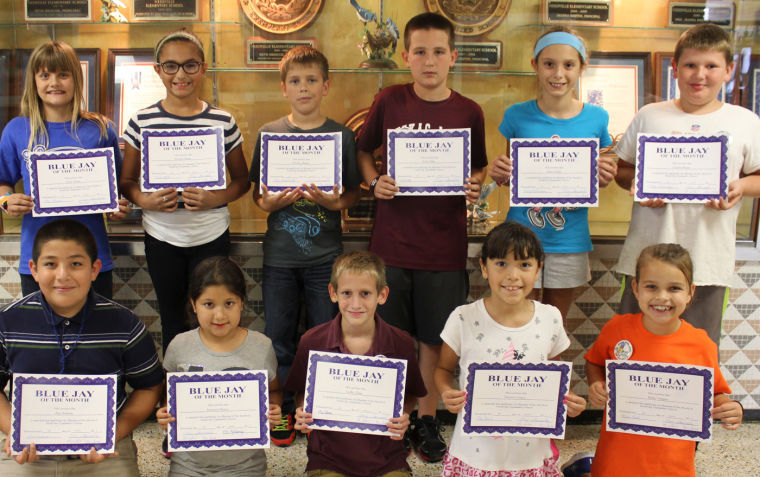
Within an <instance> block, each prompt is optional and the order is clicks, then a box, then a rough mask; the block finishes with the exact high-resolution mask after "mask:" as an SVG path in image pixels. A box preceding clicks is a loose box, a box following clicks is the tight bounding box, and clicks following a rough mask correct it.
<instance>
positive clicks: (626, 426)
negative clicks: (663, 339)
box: [606, 360, 713, 441]
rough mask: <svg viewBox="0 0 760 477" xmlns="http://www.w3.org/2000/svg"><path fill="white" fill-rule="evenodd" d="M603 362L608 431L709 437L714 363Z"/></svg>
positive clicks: (699, 438) (708, 438) (678, 437)
mask: <svg viewBox="0 0 760 477" xmlns="http://www.w3.org/2000/svg"><path fill="white" fill-rule="evenodd" d="M606 366H607V390H608V393H609V398H608V401H607V430H608V431H615V432H625V433H628V434H642V435H647V436H660V437H670V438H673V439H684V440H691V441H709V440H710V439H711V437H712V415H711V410H712V407H713V370H712V368H707V367H703V366H686V365H682V364H663V363H650V362H646V361H615V360H607V361H606Z"/></svg>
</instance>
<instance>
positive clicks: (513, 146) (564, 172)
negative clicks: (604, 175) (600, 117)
mask: <svg viewBox="0 0 760 477" xmlns="http://www.w3.org/2000/svg"><path fill="white" fill-rule="evenodd" d="M509 150H510V157H511V159H512V176H511V187H510V188H509V192H510V200H511V203H512V204H514V205H521V206H529V207H542V206H548V207H598V206H599V178H598V175H599V174H598V168H599V139H597V138H588V139H517V138H516V139H511V140H510V141H509Z"/></svg>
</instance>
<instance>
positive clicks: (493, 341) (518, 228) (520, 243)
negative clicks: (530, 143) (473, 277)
mask: <svg viewBox="0 0 760 477" xmlns="http://www.w3.org/2000/svg"><path fill="white" fill-rule="evenodd" d="M543 256H544V254H543V250H542V249H541V244H540V242H539V241H538V238H537V237H536V235H535V234H534V233H533V232H531V230H530V229H529V228H527V227H525V226H523V225H520V224H518V223H515V222H505V223H503V224H501V225H499V226H497V227H496V228H494V229H493V230H491V232H489V233H488V235H487V236H486V239H485V241H484V242H483V248H482V251H481V254H480V269H481V271H482V273H483V278H485V279H487V280H488V285H489V287H490V288H491V296H489V297H488V298H483V299H480V300H478V301H476V302H474V303H470V304H468V305H462V306H460V307H458V308H457V309H456V310H454V311H453V312H452V313H451V316H450V317H449V319H448V321H447V322H446V326H445V327H444V329H443V331H442V332H441V338H442V339H443V347H442V349H441V358H440V359H439V360H438V366H437V368H436V370H435V384H436V386H438V389H439V390H440V391H441V399H442V400H443V403H444V405H445V406H446V409H448V410H449V411H450V412H452V413H455V414H457V423H456V427H455V428H454V434H453V436H452V438H451V445H450V446H449V450H448V452H447V453H446V456H445V457H444V460H443V472H442V474H441V475H443V476H452V477H454V476H460V475H491V474H493V475H496V474H498V475H499V476H504V477H507V476H513V475H514V476H523V475H532V476H559V475H561V474H560V473H559V469H558V467H557V459H558V458H559V451H558V450H557V448H556V446H555V445H554V443H553V442H552V440H551V439H550V438H546V437H499V438H495V437H491V436H470V435H466V434H465V433H464V431H463V419H462V413H461V411H462V408H464V406H465V404H466V402H467V400H468V399H470V398H471V397H470V396H468V395H467V393H466V391H463V389H465V379H466V375H467V372H466V370H467V367H468V365H469V363H471V362H483V361H485V362H520V361H526V362H539V361H547V360H550V359H552V358H554V357H555V356H557V355H559V354H560V353H561V352H562V351H564V350H566V349H567V348H568V346H570V339H569V338H568V337H567V334H566V333H565V329H564V327H563V325H562V316H561V315H560V313H559V310H557V308H555V307H553V306H551V305H545V304H543V303H539V302H537V301H534V300H531V299H529V298H528V296H529V295H530V293H531V292H532V291H533V284H534V283H535V281H536V278H537V277H538V274H539V273H540V272H541V267H542V265H543ZM457 366H459V369H460V371H461V372H460V387H459V389H462V390H458V389H456V388H454V387H453V386H452V380H453V377H454V372H455V369H456V368H457ZM564 399H565V404H566V405H567V413H568V415H569V416H571V417H574V416H577V415H578V414H580V413H581V412H582V411H583V410H584V409H585V408H586V401H585V399H583V398H582V397H580V396H577V395H576V394H575V393H573V392H572V391H570V392H569V393H568V394H567V395H566V396H565V398H564Z"/></svg>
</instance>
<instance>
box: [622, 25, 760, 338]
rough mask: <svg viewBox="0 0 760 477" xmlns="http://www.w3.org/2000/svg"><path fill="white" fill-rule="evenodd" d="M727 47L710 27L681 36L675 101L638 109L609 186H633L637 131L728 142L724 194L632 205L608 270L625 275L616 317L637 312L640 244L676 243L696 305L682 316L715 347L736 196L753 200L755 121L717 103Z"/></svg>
mask: <svg viewBox="0 0 760 477" xmlns="http://www.w3.org/2000/svg"><path fill="white" fill-rule="evenodd" d="M731 44H732V41H731V38H730V37H729V35H728V33H727V32H726V30H724V29H723V28H720V27H718V26H717V25H711V24H705V25H697V26H694V27H691V28H689V29H688V30H687V31H685V32H684V33H683V34H682V35H681V38H679V40H678V43H676V47H675V52H674V54H673V62H672V66H673V75H674V76H675V78H676V80H677V82H678V89H679V91H680V97H679V98H676V99H673V100H670V101H663V102H660V103H654V104H649V105H647V106H644V107H643V108H641V110H640V111H639V112H638V114H636V117H634V118H633V121H632V122H631V125H630V126H629V127H628V130H626V132H625V136H623V139H622V140H621V141H620V143H619V144H618V146H617V148H616V150H615V152H616V153H617V154H618V156H620V159H622V160H621V161H620V162H619V164H620V168H619V170H618V174H617V177H616V181H617V183H618V184H619V185H620V186H621V187H623V188H625V189H628V188H630V187H632V182H633V177H634V171H635V168H634V163H635V161H636V157H637V155H636V150H637V148H638V139H637V137H638V135H639V134H641V133H650V134H657V135H664V136H672V135H676V136H687V137H696V136H713V135H726V136H728V137H729V140H728V151H727V163H724V165H723V167H725V169H723V170H724V171H725V173H726V174H727V181H728V195H727V196H726V197H725V198H724V199H720V200H710V201H705V202H703V203H667V204H666V203H665V202H663V200H661V199H651V200H645V201H642V202H635V203H634V204H633V211H632V215H631V225H630V227H629V229H628V235H627V236H626V238H625V243H624V244H623V249H622V251H621V252H620V258H619V260H618V263H617V265H616V266H615V271H617V272H619V273H622V274H623V275H624V282H623V293H622V297H621V300H620V307H619V309H618V313H621V314H623V313H637V312H639V311H641V310H639V308H638V305H637V300H636V297H635V296H634V294H633V290H632V287H631V277H632V276H633V273H634V270H635V265H636V257H638V255H639V253H640V252H641V250H643V249H644V247H646V246H647V245H651V244H656V243H660V242H673V243H678V244H680V245H683V246H684V247H685V248H686V249H687V250H688V251H689V253H690V254H691V256H692V259H693V260H694V264H695V270H694V283H695V284H696V290H695V295H694V305H695V306H691V307H689V308H687V309H686V311H685V313H684V315H683V316H682V318H683V319H684V320H686V321H688V322H689V323H691V324H692V325H694V326H696V327H697V328H702V329H704V330H705V331H707V334H708V336H710V338H711V339H712V340H713V341H714V342H715V343H716V344H719V343H718V342H719V340H720V330H721V321H722V317H723V312H724V311H725V309H724V307H725V303H726V300H727V297H728V286H729V284H730V283H731V277H732V276H733V274H734V260H735V258H736V257H735V249H736V246H735V242H736V219H737V217H738V216H739V210H740V208H741V201H742V197H744V196H748V197H758V196H760V175H759V174H760V119H758V117H757V115H755V114H754V113H753V112H752V111H750V110H748V109H745V108H742V107H740V106H736V105H733V104H726V103H723V102H721V101H720V99H719V94H720V91H721V88H722V87H723V84H724V82H726V81H728V80H729V78H731V73H732V71H733V68H734V63H733V55H732V53H731ZM723 160H724V161H725V160H726V158H723ZM679 172H680V171H674V172H673V173H674V175H678V174H679ZM684 172H688V171H684ZM717 175H718V174H716V177H715V182H718V177H717ZM685 186H688V184H686V185H685Z"/></svg>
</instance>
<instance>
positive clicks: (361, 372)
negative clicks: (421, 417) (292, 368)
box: [304, 351, 406, 436]
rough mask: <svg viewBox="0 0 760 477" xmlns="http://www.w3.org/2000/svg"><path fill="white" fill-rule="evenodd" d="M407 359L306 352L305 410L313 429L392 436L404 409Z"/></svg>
mask: <svg viewBox="0 0 760 477" xmlns="http://www.w3.org/2000/svg"><path fill="white" fill-rule="evenodd" d="M405 388H406V360H405V359H392V358H383V357H370V356H357V355H353V354H342V353H325V352H320V351H310V352H309V366H308V368H307V373H306V393H305V397H304V410H305V411H306V412H309V413H311V415H312V417H313V418H314V422H313V423H311V424H309V427H310V428H312V429H326V430H330V431H342V432H356V433H360V434H377V435H385V436H389V435H391V433H390V432H388V426H387V425H386V424H387V423H388V420H389V419H390V418H392V417H399V416H401V414H402V413H403V412H404V411H403V409H404V390H405Z"/></svg>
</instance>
